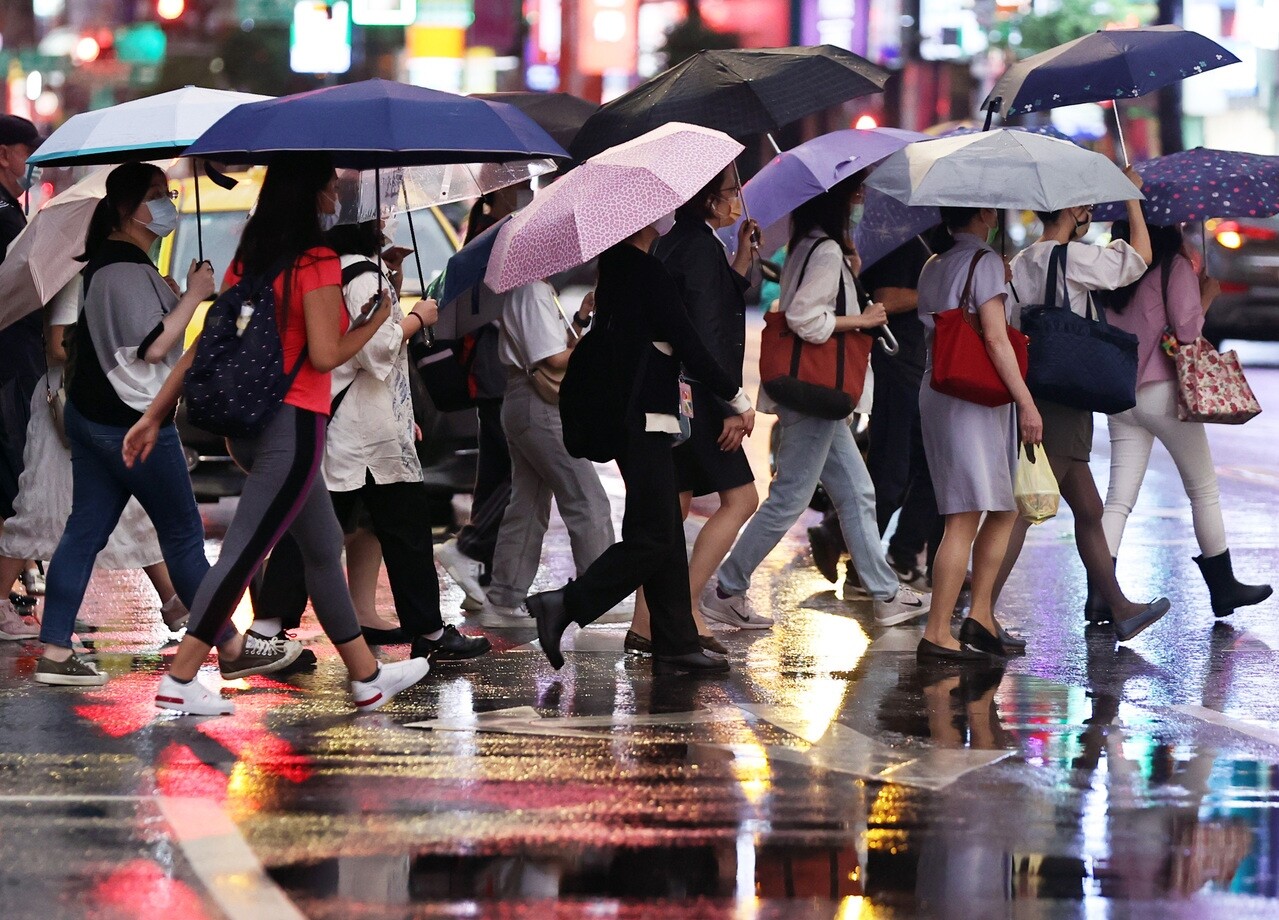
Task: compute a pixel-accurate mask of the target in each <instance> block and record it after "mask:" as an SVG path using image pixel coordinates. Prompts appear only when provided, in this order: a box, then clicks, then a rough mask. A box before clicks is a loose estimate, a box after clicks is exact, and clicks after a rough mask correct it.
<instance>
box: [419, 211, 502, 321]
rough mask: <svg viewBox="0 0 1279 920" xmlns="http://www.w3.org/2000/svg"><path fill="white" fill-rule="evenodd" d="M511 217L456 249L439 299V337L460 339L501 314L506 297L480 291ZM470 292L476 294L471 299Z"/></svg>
mask: <svg viewBox="0 0 1279 920" xmlns="http://www.w3.org/2000/svg"><path fill="white" fill-rule="evenodd" d="M510 219H511V215H509V214H508V215H507V216H506V217H503V218H502V219H501V220H499V221H498V222H497V223H495V224H494V225H493V226H491V227H489V228H488V229H487V230H485V231H484V232H483V233H481V234H479V235H478V236H476V237H475V239H473V240H471V241H470V242H469V243H467V244H466V245H465V246H463V247H462V248H461V249H459V250H458V251H457V252H455V253H454V254H453V255H452V256H451V257H450V258H449V261H448V264H447V265H445V266H444V281H443V284H442V286H441V289H440V296H439V298H438V299H439V302H440V319H439V322H437V323H436V324H435V327H434V328H435V334H436V336H437V337H438V338H442V339H456V338H460V337H461V336H464V335H466V334H467V333H468V332H473V331H474V330H476V329H478V328H480V327H481V326H483V325H484V324H485V323H489V322H492V321H493V320H495V319H497V318H498V317H499V316H500V315H501V313H502V303H503V300H502V298H500V297H479V296H478V293H479V286H480V282H482V281H483V280H484V273H485V271H487V270H488V264H489V259H490V258H491V256H492V254H493V244H494V243H495V242H496V241H497V235H498V233H499V232H500V231H501V229H502V227H504V226H506V224H507V223H508V222H509V221H510ZM468 293H470V294H472V295H474V296H472V297H470V298H467V297H466V295H467V294H468ZM486 308H488V309H486Z"/></svg>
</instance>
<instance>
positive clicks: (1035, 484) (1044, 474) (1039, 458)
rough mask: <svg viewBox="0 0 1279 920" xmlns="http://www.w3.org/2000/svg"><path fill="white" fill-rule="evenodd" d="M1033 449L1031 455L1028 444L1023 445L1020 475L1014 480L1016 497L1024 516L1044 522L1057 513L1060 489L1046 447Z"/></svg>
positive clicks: (1018, 507)
mask: <svg viewBox="0 0 1279 920" xmlns="http://www.w3.org/2000/svg"><path fill="white" fill-rule="evenodd" d="M1031 451H1032V453H1029V454H1028V453H1027V452H1026V445H1025V444H1023V445H1021V456H1020V457H1019V458H1018V459H1017V475H1016V477H1015V478H1014V480H1013V498H1014V499H1016V501H1017V510H1018V511H1020V512H1021V516H1022V517H1024V518H1025V519H1026V520H1028V521H1030V523H1032V524H1042V523H1043V522H1044V521H1046V520H1048V519H1049V518H1052V517H1056V516H1057V506H1058V504H1059V503H1060V502H1061V492H1059V491H1058V490H1057V477H1056V476H1054V475H1053V469H1052V467H1051V466H1050V465H1049V464H1048V455H1047V454H1045V453H1044V451H1043V448H1041V447H1032V448H1031Z"/></svg>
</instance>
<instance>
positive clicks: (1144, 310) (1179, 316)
mask: <svg viewBox="0 0 1279 920" xmlns="http://www.w3.org/2000/svg"><path fill="white" fill-rule="evenodd" d="M1162 276H1163V270H1162V269H1160V268H1159V267H1158V266H1156V267H1155V268H1153V269H1152V270H1151V271H1149V272H1147V273H1146V276H1145V277H1144V278H1143V279H1142V280H1141V282H1140V283H1139V284H1138V285H1137V290H1136V291H1134V292H1133V296H1132V300H1131V301H1129V303H1128V306H1127V308H1126V309H1125V310H1124V311H1123V312H1122V313H1120V312H1117V311H1115V310H1107V311H1106V319H1108V320H1109V321H1110V322H1111V323H1112V324H1114V325H1115V326H1117V327H1118V328H1120V329H1124V330H1126V331H1128V332H1131V333H1133V334H1134V335H1135V336H1137V386H1138V387H1143V386H1145V385H1146V384H1148V383H1158V382H1160V381H1163V380H1176V379H1177V374H1176V371H1175V370H1174V369H1173V363H1172V358H1170V357H1168V356H1167V355H1166V354H1164V353H1163V352H1162V351H1161V350H1160V349H1159V337H1160V336H1161V335H1162V334H1163V331H1164V327H1166V326H1171V327H1172V331H1173V335H1175V336H1176V337H1177V341H1178V342H1183V343H1184V342H1193V341H1194V340H1195V339H1197V338H1199V335H1200V333H1202V332H1203V327H1204V311H1203V303H1202V301H1201V300H1200V299H1199V278H1198V276H1197V275H1196V274H1195V269H1194V266H1193V265H1191V264H1190V260H1189V259H1187V258H1186V257H1185V256H1181V255H1178V256H1176V257H1175V258H1174V259H1173V260H1172V267H1171V269H1170V270H1169V274H1168V302H1167V303H1164V299H1163V292H1162V290H1161V279H1162Z"/></svg>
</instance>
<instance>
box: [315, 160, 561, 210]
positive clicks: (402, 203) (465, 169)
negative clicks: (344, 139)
mask: <svg viewBox="0 0 1279 920" xmlns="http://www.w3.org/2000/svg"><path fill="white" fill-rule="evenodd" d="M555 169H556V165H555V161H554V160H551V159H541V160H513V161H511V162H509V163H450V164H448V165H441V166H404V167H399V168H396V169H388V170H384V171H383V172H382V176H381V180H380V183H379V180H378V177H377V176H376V174H375V171H370V170H365V171H363V172H360V171H356V170H349V171H348V170H343V171H342V172H341V173H340V174H339V176H338V180H339V181H338V223H339V224H358V223H362V222H363V221H366V220H372V219H373V218H375V217H388V216H390V215H392V214H397V213H400V212H403V211H421V210H424V209H426V208H434V207H439V206H440V205H444V204H449V203H451V202H454V201H466V200H469V199H472V198H479V197H480V196H481V195H487V194H488V193H489V192H494V191H497V190H498V189H501V188H506V187H507V186H510V185H518V184H520V183H521V182H527V181H528V180H529V179H532V178H534V177H535V176H544V175H546V174H547V173H552V172H555ZM379 184H380V186H381V195H382V197H381V199H380V200H379V199H378V187H379Z"/></svg>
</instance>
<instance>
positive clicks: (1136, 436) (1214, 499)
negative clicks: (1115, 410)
mask: <svg viewBox="0 0 1279 920" xmlns="http://www.w3.org/2000/svg"><path fill="white" fill-rule="evenodd" d="M1156 438H1158V439H1159V442H1160V443H1161V444H1163V446H1164V447H1165V448H1167V450H1168V453H1169V454H1170V455H1171V456H1172V462H1173V463H1175V464H1176V465H1177V472H1178V473H1180V474H1181V484H1182V485H1183V486H1184V487H1185V489H1186V496H1187V497H1188V498H1189V499H1190V513H1191V517H1192V518H1193V520H1194V527H1195V539H1196V540H1198V541H1199V551H1200V552H1201V553H1202V554H1203V555H1204V556H1218V555H1220V554H1221V553H1224V552H1225V551H1226V549H1227V546H1226V527H1225V524H1224V522H1223V521H1222V519H1221V492H1220V490H1219V489H1218V488H1217V471H1216V470H1215V469H1213V465H1212V453H1211V452H1210V451H1209V450H1208V435H1207V433H1206V432H1205V431H1204V426H1203V424H1202V423H1201V422H1183V421H1180V420H1178V418H1177V384H1176V383H1174V382H1172V381H1170V380H1166V381H1160V382H1158V383H1148V384H1146V385H1145V386H1143V387H1141V388H1140V389H1138V390H1137V405H1136V406H1134V407H1133V408H1131V409H1129V410H1128V411H1126V412H1120V413H1119V414H1118V415H1112V416H1110V485H1109V486H1108V488H1107V490H1106V510H1105V512H1104V513H1103V514H1102V518H1101V525H1102V528H1103V529H1104V530H1105V531H1106V543H1107V544H1108V545H1109V546H1110V555H1112V556H1118V555H1119V544H1120V541H1122V539H1123V535H1124V525H1125V524H1127V523H1128V515H1129V514H1131V513H1132V508H1133V505H1135V504H1136V503H1137V494H1138V493H1139V492H1140V491H1141V483H1142V480H1143V479H1145V478H1146V467H1147V466H1148V465H1149V464H1150V448H1151V445H1152V444H1153V443H1154V441H1155V439H1156Z"/></svg>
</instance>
